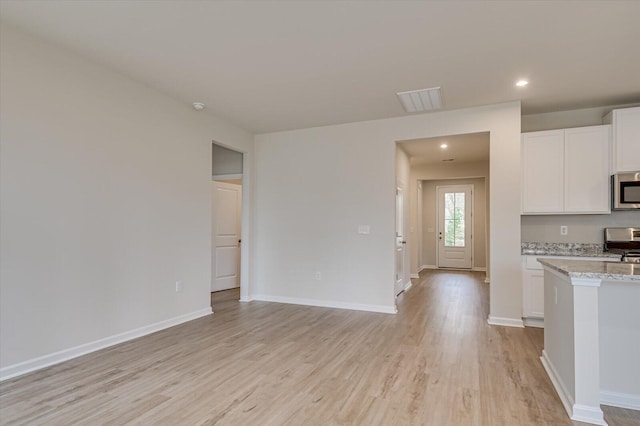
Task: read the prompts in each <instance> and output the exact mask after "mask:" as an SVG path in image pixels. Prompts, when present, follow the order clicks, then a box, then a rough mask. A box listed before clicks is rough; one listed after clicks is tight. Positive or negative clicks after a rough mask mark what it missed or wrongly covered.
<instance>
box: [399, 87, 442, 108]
mask: <svg viewBox="0 0 640 426" xmlns="http://www.w3.org/2000/svg"><path fill="white" fill-rule="evenodd" d="M397 95H398V97H399V98H400V102H402V106H404V109H405V110H406V111H407V112H421V111H431V110H434V109H440V108H442V101H441V96H440V88H439V87H432V88H431V89H422V90H412V91H410V92H400V93H397Z"/></svg>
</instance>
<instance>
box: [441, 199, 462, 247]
mask: <svg viewBox="0 0 640 426" xmlns="http://www.w3.org/2000/svg"><path fill="white" fill-rule="evenodd" d="M464 203H465V193H464V192H445V194H444V245H445V246H446V247H464V243H465V241H464V219H465V217H464Z"/></svg>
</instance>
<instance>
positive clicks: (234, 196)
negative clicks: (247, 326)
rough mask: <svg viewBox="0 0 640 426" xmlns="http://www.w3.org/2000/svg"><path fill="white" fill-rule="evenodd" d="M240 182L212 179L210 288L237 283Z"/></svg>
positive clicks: (238, 267)
mask: <svg viewBox="0 0 640 426" xmlns="http://www.w3.org/2000/svg"><path fill="white" fill-rule="evenodd" d="M241 202H242V186H241V185H234V184H230V183H223V182H216V181H214V182H213V196H212V209H211V211H212V218H211V234H212V235H211V236H212V242H213V249H212V257H213V258H212V259H211V291H220V290H227V289H230V288H234V287H239V286H240V223H241V222H240V217H241V216H240V215H241V211H242V209H241Z"/></svg>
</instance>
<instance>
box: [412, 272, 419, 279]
mask: <svg viewBox="0 0 640 426" xmlns="http://www.w3.org/2000/svg"><path fill="white" fill-rule="evenodd" d="M411 278H416V279H418V278H420V272H418V273H417V274H411Z"/></svg>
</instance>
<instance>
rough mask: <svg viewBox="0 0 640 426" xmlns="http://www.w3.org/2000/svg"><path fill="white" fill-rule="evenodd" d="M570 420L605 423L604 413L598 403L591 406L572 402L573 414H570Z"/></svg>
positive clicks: (604, 424) (594, 423)
mask: <svg viewBox="0 0 640 426" xmlns="http://www.w3.org/2000/svg"><path fill="white" fill-rule="evenodd" d="M571 420H575V421H576V422H584V423H590V424H592V425H603V426H606V425H607V422H605V421H604V413H603V412H602V409H600V405H598V406H597V407H592V406H590V405H581V404H573V416H571Z"/></svg>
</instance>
